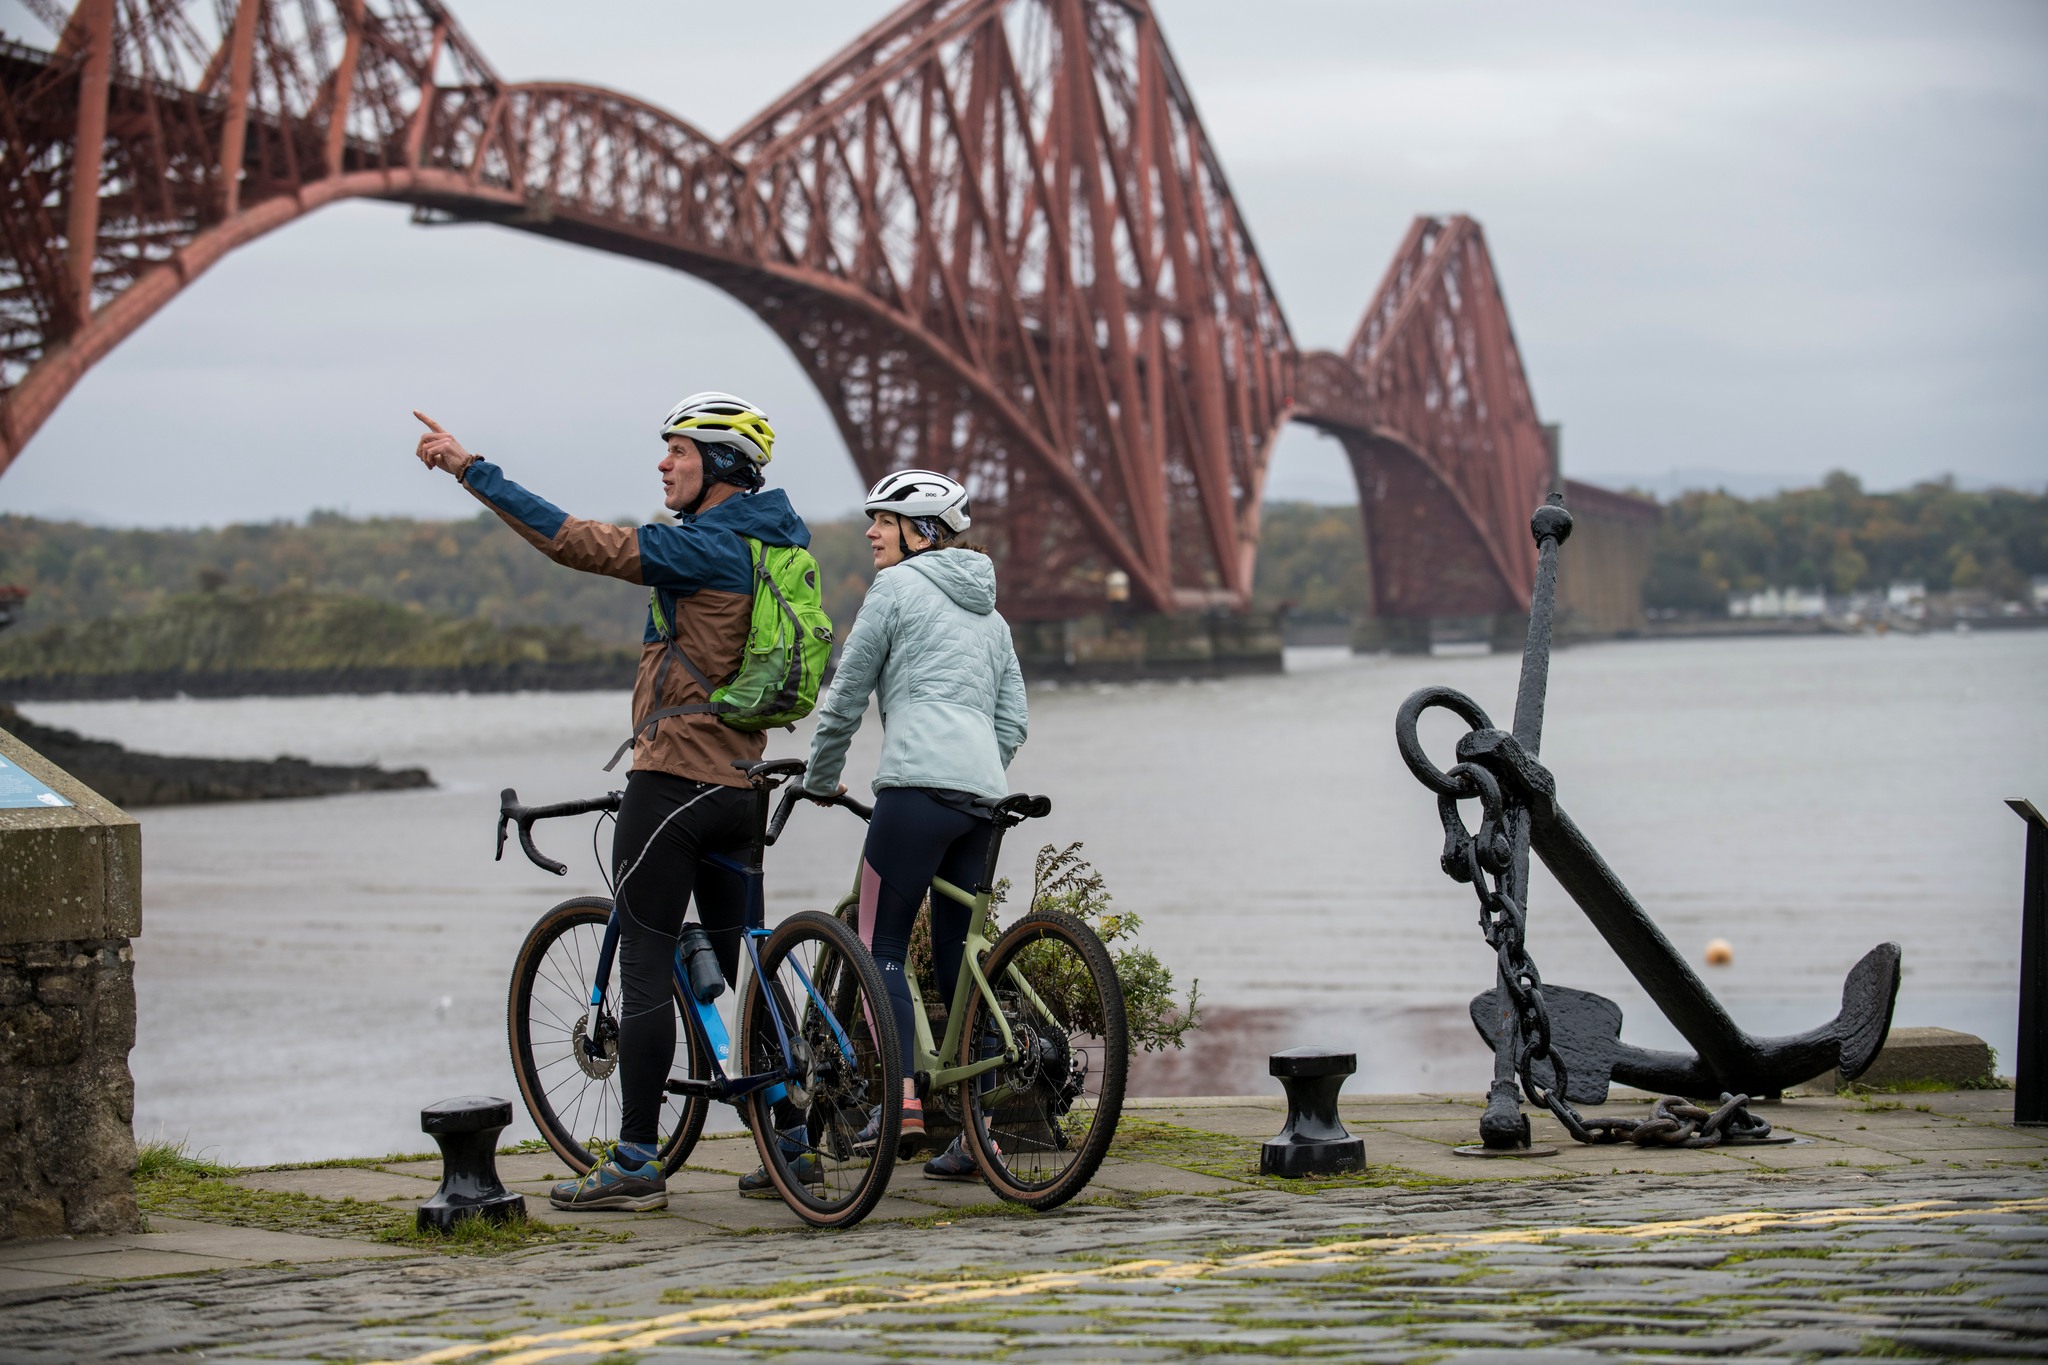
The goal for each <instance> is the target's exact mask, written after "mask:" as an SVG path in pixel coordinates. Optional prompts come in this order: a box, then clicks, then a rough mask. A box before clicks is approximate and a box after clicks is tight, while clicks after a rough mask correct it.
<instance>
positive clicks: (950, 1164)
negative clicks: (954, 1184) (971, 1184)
mask: <svg viewBox="0 0 2048 1365" xmlns="http://www.w3.org/2000/svg"><path fill="white" fill-rule="evenodd" d="M924 1178H925V1179H926V1180H979V1179H981V1167H980V1166H978V1165H976V1164H975V1161H974V1158H973V1157H971V1156H969V1155H968V1154H967V1144H966V1143H965V1142H964V1141H962V1140H961V1139H959V1138H954V1139H953V1143H952V1145H951V1146H949V1147H947V1148H946V1150H945V1151H943V1152H940V1153H939V1154H938V1155H937V1156H935V1157H933V1158H932V1159H931V1160H930V1161H927V1162H925V1163H924Z"/></svg>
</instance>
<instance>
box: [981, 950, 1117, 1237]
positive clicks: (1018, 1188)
mask: <svg viewBox="0 0 2048 1365" xmlns="http://www.w3.org/2000/svg"><path fill="white" fill-rule="evenodd" d="M982 970H983V972H984V973H985V974H986V975H987V977H988V982H989V985H990V986H991V987H993V988H994V990H995V994H996V1000H997V1003H998V1005H999V1006H1000V1008H1001V1009H1002V1012H1003V1018H1004V1019H1005V1020H1006V1021H1007V1022H1008V1024H1009V1026H1010V1033H1011V1035H1012V1036H1013V1037H1014V1038H1015V1039H1016V1042H1017V1049H1018V1052H1019V1054H1020V1056H1019V1059H1018V1060H1017V1061H1015V1062H1010V1063H1006V1064H1004V1065H1002V1066H998V1067H996V1068H995V1069H994V1070H992V1071H988V1072H984V1073H983V1074H982V1075H980V1076H976V1077H974V1078H973V1079H971V1080H967V1081H963V1082H961V1083H960V1110H961V1114H962V1116H963V1119H964V1124H963V1136H964V1137H965V1139H966V1142H967V1149H968V1151H970V1152H971V1153H972V1154H973V1156H974V1159H975V1162H976V1163H977V1164H978V1165H980V1167H981V1172H982V1175H983V1176H985V1177H986V1178H987V1180H988V1183H989V1188H991V1189H993V1190H994V1191H995V1192H996V1193H997V1194H999V1195H1001V1196H1002V1197H1003V1198H1005V1199H1008V1200H1012V1201H1014V1202H1016V1203H1019V1204H1024V1205H1026V1206H1028V1207H1030V1208H1034V1209H1049V1208H1054V1207H1056V1206H1058V1205H1060V1204H1064V1203H1066V1202H1067V1201H1068V1200H1069V1199H1072V1198H1073V1197H1074V1196H1075V1195H1076V1194H1079V1193H1080V1192H1081V1190H1082V1188H1083V1187H1084V1186H1086V1185H1087V1183H1088V1182H1089V1181H1090V1180H1091V1179H1093V1178H1094V1176H1095V1172H1096V1169H1097V1168H1098V1167H1099V1166H1101V1165H1102V1158H1103V1157H1104V1156H1105V1155H1107V1154H1108V1152H1109V1144H1110V1142H1111V1140H1112V1139H1114V1138H1115V1137H1116V1125H1117V1119H1118V1118H1119V1116H1120V1115H1121V1114H1122V1112H1123V1103H1124V1074H1125V1071H1126V1069H1127V1067H1128V1064H1129V1061H1130V1038H1129V1022H1128V1020H1127V1019H1126V1018H1125V1014H1124V992H1123V987H1122V985H1121V984H1119V983H1118V981H1117V979H1116V968H1115V967H1114V966H1113V965H1112V964H1111V962H1110V957H1109V950H1108V949H1107V948H1105V947H1103V946H1102V940H1101V939H1099V938H1097V937H1096V936H1095V933H1094V931H1093V930H1091V929H1089V928H1088V926H1087V925H1085V924H1083V923H1081V921H1079V920H1078V919H1075V918H1074V917H1073V916H1072V915H1068V914H1064V913H1062V912H1059V911H1053V910H1040V911H1036V912H1034V913H1032V914H1029V915H1026V916H1025V917H1024V918H1023V919H1020V920H1018V921H1017V922H1016V923H1015V924H1014V925H1012V926H1011V927H1010V929H1009V931H1008V932H1007V933H1005V934H1004V935H1003V936H1002V937H1001V938H999V939H997V940H996V942H995V946H994V947H992V948H990V949H989V952H988V957H987V958H986V959H985V960H984V961H983V963H982ZM1002 1050H1003V1042H1002V1034H1001V1031H1000V1030H999V1029H997V1028H996V1027H995V1022H994V1019H993V1018H992V1017H991V1015H990V1013H989V1005H988V1001H987V1000H986V999H985V998H984V997H983V996H982V995H981V993H980V992H978V991H977V992H976V993H975V994H974V996H973V998H972V999H971V1000H970V1001H969V1002H968V1006H967V1017H966V1020H965V1022H964V1025H963V1028H962V1033H961V1043H960V1054H961V1055H960V1060H961V1062H962V1063H963V1064H971V1063H973V1062H976V1061H979V1060H981V1059H982V1058H984V1057H991V1056H997V1055H999V1054H1000V1053H1001V1052H1002Z"/></svg>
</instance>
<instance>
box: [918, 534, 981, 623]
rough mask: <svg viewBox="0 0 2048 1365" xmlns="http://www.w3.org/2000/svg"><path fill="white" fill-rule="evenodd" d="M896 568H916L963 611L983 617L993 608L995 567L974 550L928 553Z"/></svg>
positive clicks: (933, 551)
mask: <svg viewBox="0 0 2048 1365" xmlns="http://www.w3.org/2000/svg"><path fill="white" fill-rule="evenodd" d="M896 567H897V568H899V569H915V570H916V571H917V572H918V573H919V574H921V575H923V577H924V579H925V581H926V582H928V583H930V584H932V586H934V587H936V588H937V589H938V590H939V591H940V592H942V593H944V594H946V596H948V597H950V598H952V599H953V601H954V602H955V603H957V604H958V605H959V606H960V607H961V608H962V609H963V610H965V611H971V612H973V613H974V614H975V615H977V616H986V615H988V614H989V613H990V612H992V611H994V610H995V609H996V566H995V561H994V560H992V559H990V558H989V557H988V556H987V555H985V554H979V553H977V552H976V551H973V550H927V551H925V552H924V553H923V554H921V555H917V556H915V557H913V558H911V559H906V560H904V561H903V562H902V563H901V564H899V565H897V566H896Z"/></svg>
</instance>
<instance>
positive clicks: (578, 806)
mask: <svg viewBox="0 0 2048 1365" xmlns="http://www.w3.org/2000/svg"><path fill="white" fill-rule="evenodd" d="M623 796H624V793H622V792H606V793H605V794H604V795H603V796H594V797H588V798H586V799H584V800H581V801H557V802H555V803H554V804H553V805H551V806H522V805H520V804H519V793H518V792H516V791H514V790H513V789H512V788H510V787H507V788H505V790H503V791H501V792H499V793H498V852H497V858H496V860H497V861H503V859H504V857H505V826H506V824H507V823H511V824H515V825H517V826H518V827H519V848H520V851H521V852H523V853H525V854H526V857H527V860H528V861H530V862H531V863H532V864H533V865H534V866H535V867H540V868H545V869H547V870H548V871H549V872H552V873H554V874H555V875H556V876H557V877H566V876H567V875H568V874H569V865H568V864H567V863H558V862H556V861H555V860H554V859H553V858H550V857H548V856H547V855H546V854H544V853H542V852H541V851H540V850H539V849H537V848H535V847H534V846H533V822H534V821H536V820H553V819H555V818H556V817H558V816H563V815H588V814H590V813H591V812H592V811H599V810H602V811H610V812H611V813H613V814H614V815H616V814H617V813H618V810H619V801H620V799H621V798H622V797H623Z"/></svg>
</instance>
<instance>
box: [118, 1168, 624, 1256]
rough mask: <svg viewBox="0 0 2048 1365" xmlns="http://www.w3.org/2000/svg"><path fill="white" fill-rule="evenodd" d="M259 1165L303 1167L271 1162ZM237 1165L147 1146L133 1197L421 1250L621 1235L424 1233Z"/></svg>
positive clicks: (238, 1221)
mask: <svg viewBox="0 0 2048 1365" xmlns="http://www.w3.org/2000/svg"><path fill="white" fill-rule="evenodd" d="M257 1169H306V1168H303V1167H299V1168H293V1167H272V1168H257ZM249 1173H250V1172H249V1171H245V1170H242V1169H240V1168H237V1167H234V1166H224V1165H221V1164H220V1163H219V1162H216V1161H208V1160H205V1159H204V1158H201V1157H195V1156H193V1155H191V1154H190V1153H189V1152H187V1151H186V1150H185V1144H184V1143H182V1142H177V1143H173V1142H150V1143H145V1144H143V1146H142V1148H141V1151H140V1153H139V1157H138V1160H137V1162H136V1171H135V1201H136V1203H137V1204H139V1205H140V1206H141V1208H142V1212H143V1214H144V1216H145V1217H158V1218H186V1219H191V1220H193V1221H195V1222H201V1223H220V1224H224V1225H226V1226H228V1227H238V1228H262V1229H264V1230H266V1231H270V1232H298V1233H309V1234H312V1235H314V1236H322V1237H347V1238H354V1239H357V1240H361V1241H372V1242H380V1243H384V1244H386V1245H393V1246H406V1247H417V1248H419V1249H420V1250H422V1251H451V1252H465V1253H477V1252H495V1251H512V1250H515V1249H517V1248H519V1247H525V1246H537V1245H542V1244H545V1243H549V1242H612V1241H624V1240H626V1239H625V1237H624V1235H623V1234H618V1233H605V1232H599V1231H596V1230H594V1229H589V1228H562V1227H552V1226H549V1225H547V1224H543V1223H535V1222H525V1221H522V1222H516V1223H504V1224H499V1223H490V1222H486V1221H485V1220H483V1219H480V1218H471V1219H465V1220H464V1221H463V1222H461V1223H459V1224H457V1225H456V1228H455V1231H454V1232H452V1233H450V1234H449V1235H447V1236H445V1237H444V1236H441V1235H440V1234H438V1233H422V1232H420V1231H418V1229H417V1228H416V1227H415V1226H414V1220H413V1210H412V1208H411V1207H410V1206H408V1205H403V1204H389V1203H370V1202H368V1201H365V1200H360V1199H321V1198H318V1197H316V1196H314V1195H310V1194H297V1193H289V1192H285V1191H280V1190H256V1189H250V1188H249V1187H247V1186H245V1185H238V1184H236V1183H235V1182H234V1180H233V1179H232V1177H234V1176H238V1175H246V1174H249Z"/></svg>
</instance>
